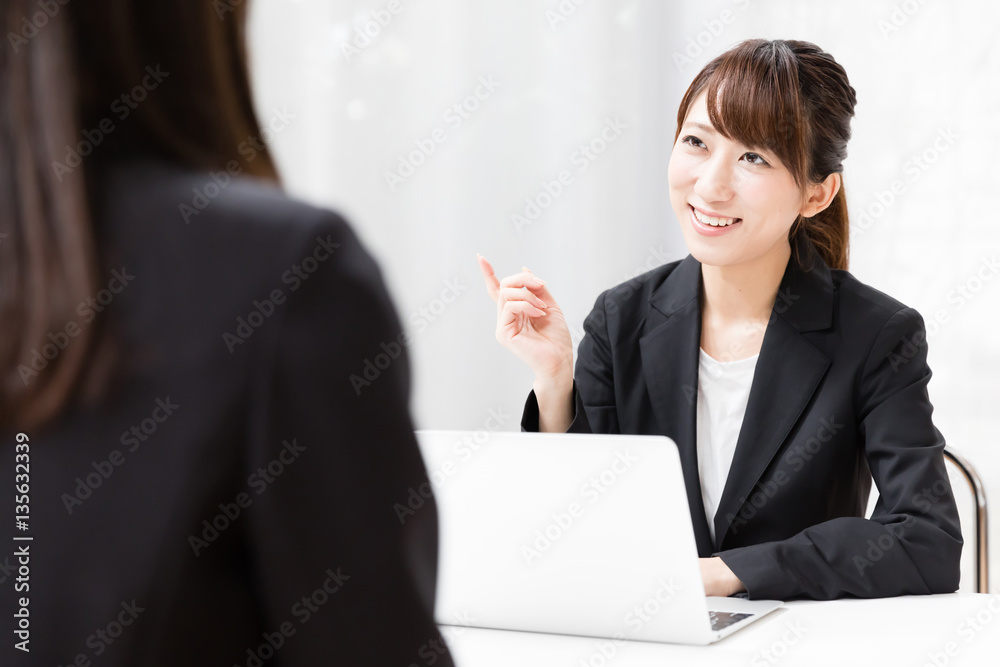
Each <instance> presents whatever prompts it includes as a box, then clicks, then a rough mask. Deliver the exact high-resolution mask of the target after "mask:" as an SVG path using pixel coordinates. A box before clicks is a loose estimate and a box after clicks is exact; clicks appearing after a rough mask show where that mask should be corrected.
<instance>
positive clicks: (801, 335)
mask: <svg viewBox="0 0 1000 667" xmlns="http://www.w3.org/2000/svg"><path fill="white" fill-rule="evenodd" d="M797 244H798V247H799V250H800V252H801V253H802V254H803V256H804V261H803V265H804V266H806V267H809V266H810V262H811V264H812V270H809V271H805V270H802V269H801V268H799V267H798V265H797V264H796V263H795V261H794V260H792V261H789V263H788V266H787V267H786V270H785V273H784V276H783V278H782V280H781V285H780V288H779V291H778V296H777V299H776V300H775V304H774V308H773V311H772V313H771V318H770V320H769V322H768V324H767V328H766V330H765V334H764V340H763V344H762V347H761V350H760V356H759V357H758V360H757V366H756V372H755V374H754V378H753V384H752V386H751V390H750V397H749V402H748V405H747V409H746V415H745V417H744V419H743V426H742V429H741V430H740V434H739V438H738V440H737V445H736V451H735V455H734V458H733V462H732V468H731V470H730V472H729V477H728V479H727V481H726V486H725V489H724V491H723V495H722V498H721V501H720V505H719V509H718V512H717V514H716V515H715V534H716V536H717V540H716V543H714V544H713V543H712V540H711V537H710V533H709V530H708V524H707V522H706V518H705V508H704V504H703V503H702V496H701V485H700V481H699V477H698V461H697V450H696V440H695V427H696V414H697V413H696V409H697V391H698V359H699V356H698V350H699V346H700V341H701V299H700V294H701V289H702V275H701V264H700V263H699V262H698V261H697V260H696V259H694V257H692V256H691V255H688V256H687V257H686V258H685V259H683V260H679V261H676V262H672V263H669V264H665V265H663V266H661V267H659V268H657V269H654V270H653V271H650V272H648V273H645V274H643V275H640V276H638V277H636V278H634V279H632V280H629V281H627V282H625V283H622V284H621V285H618V286H616V287H614V288H612V289H609V290H606V291H605V292H603V293H602V294H601V295H600V296H599V297H598V298H597V302H596V304H595V306H594V309H593V311H592V312H591V313H590V314H589V315H588V316H587V318H586V319H585V321H584V331H585V336H584V338H583V340H582V341H581V342H580V346H579V350H578V357H577V362H576V372H575V381H574V389H573V394H574V402H575V415H574V420H573V423H572V424H571V426H570V428H569V432H575V433H589V432H594V433H622V434H651V435H666V436H669V437H670V438H672V439H673V440H674V441H675V442H676V443H677V447H678V449H679V452H680V458H681V464H682V467H683V471H684V482H685V485H686V490H687V498H688V505H689V509H690V513H691V520H692V523H693V525H694V534H695V539H696V542H697V545H698V552H699V555H700V556H702V557H708V556H712V555H717V556H720V557H721V558H722V560H723V561H724V562H725V563H726V564H727V565H728V566H729V567H730V569H732V571H733V572H734V573H735V574H736V575H737V576H738V577H739V578H740V580H741V581H742V582H743V584H744V585H745V586H746V588H747V592H748V594H749V596H750V597H752V598H775V599H790V598H796V597H808V598H814V599H830V598H836V597H841V596H857V597H883V596H893V595H903V594H927V593H947V592H953V591H955V590H956V589H957V588H958V580H959V557H960V555H961V550H962V536H961V532H960V529H959V520H958V513H957V511H956V507H955V502H954V497H953V496H952V491H951V486H950V484H949V481H948V476H947V474H946V471H945V466H944V460H943V456H942V451H943V449H944V445H945V443H944V439H943V437H942V436H941V433H940V432H939V431H938V430H937V428H935V426H934V424H933V423H932V421H931V412H932V407H931V404H930V402H929V400H928V396H927V381H928V380H929V379H930V377H931V371H930V369H929V368H928V366H927V363H926V355H927V344H926V341H925V334H924V326H923V320H922V318H921V317H920V315H919V314H918V313H917V312H916V311H915V310H913V309H912V308H908V307H906V306H904V305H903V304H901V303H899V302H898V301H896V300H895V299H892V298H891V297H889V296H887V295H885V294H883V293H882V292H879V291H878V290H876V289H873V288H871V287H868V286H866V285H864V284H862V283H860V282H858V280H857V279H856V278H854V277H853V276H852V275H851V274H850V273H848V272H847V271H840V270H831V269H829V268H828V267H827V265H826V264H825V263H824V262H823V260H822V259H821V258H820V257H819V255H818V254H817V253H816V251H815V248H814V247H813V246H812V244H811V243H810V242H809V241H808V239H806V238H805V237H804V236H802V237H800V240H798V241H797ZM521 426H522V429H523V430H527V431H537V430H538V403H537V401H536V400H535V396H534V392H531V393H530V394H529V396H528V400H527V402H526V404H525V408H524V414H523V417H522V424H521ZM872 477H874V479H875V483H876V484H877V485H878V489H879V491H880V497H879V500H878V503H877V506H876V508H875V511H874V514H873V516H872V518H871V519H866V518H864V512H865V509H866V505H867V500H868V494H869V490H870V486H871V480H872ZM664 511H671V508H664Z"/></svg>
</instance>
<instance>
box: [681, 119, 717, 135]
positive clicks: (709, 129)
mask: <svg viewBox="0 0 1000 667" xmlns="http://www.w3.org/2000/svg"><path fill="white" fill-rule="evenodd" d="M684 125H693V126H694V127H697V128H699V129H702V130H704V131H705V132H711V133H712V134H718V132H716V130H715V128H714V127H712V126H711V125H705V124H704V123H695V122H693V121H688V122H686V123H684Z"/></svg>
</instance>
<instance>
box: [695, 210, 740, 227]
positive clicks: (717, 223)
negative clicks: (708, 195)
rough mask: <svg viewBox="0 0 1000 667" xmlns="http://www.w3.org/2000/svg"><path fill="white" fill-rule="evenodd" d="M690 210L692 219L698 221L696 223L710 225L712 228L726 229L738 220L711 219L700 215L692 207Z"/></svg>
mask: <svg viewBox="0 0 1000 667" xmlns="http://www.w3.org/2000/svg"><path fill="white" fill-rule="evenodd" d="M691 210H692V211H694V217H696V218H697V219H698V222H700V223H702V224H703V225H711V226H712V227H728V226H729V225H731V224H733V223H734V222H736V221H737V220H739V218H712V217H709V216H707V215H702V214H701V213H700V212H699V211H698V209H696V208H694V207H693V206H692V207H691Z"/></svg>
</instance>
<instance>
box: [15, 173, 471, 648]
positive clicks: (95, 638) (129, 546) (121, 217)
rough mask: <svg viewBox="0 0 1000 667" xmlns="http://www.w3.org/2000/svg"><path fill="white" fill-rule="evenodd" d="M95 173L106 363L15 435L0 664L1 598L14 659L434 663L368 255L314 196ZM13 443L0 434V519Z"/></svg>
mask: <svg viewBox="0 0 1000 667" xmlns="http://www.w3.org/2000/svg"><path fill="white" fill-rule="evenodd" d="M220 182H221V183H223V185H221V186H219V183H220ZM103 183H104V184H103V185H102V186H101V187H100V188H98V192H97V193H96V197H97V201H96V203H95V206H96V208H97V210H98V214H97V215H96V216H95V224H96V226H97V227H98V228H99V229H100V232H101V234H100V237H101V239H102V247H103V248H104V255H105V261H104V262H103V267H104V270H103V271H102V276H101V282H102V283H104V284H105V286H107V285H109V284H110V285H111V288H110V289H109V291H108V293H107V294H106V295H104V296H100V297H98V298H99V299H102V300H104V301H107V303H106V305H102V308H103V310H104V314H106V315H107V316H108V317H109V318H110V320H109V321H110V322H111V323H113V324H114V325H115V329H116V332H115V333H116V336H117V340H118V341H119V344H118V351H119V354H120V364H121V365H120V369H121V374H120V377H119V380H118V382H117V384H116V385H115V389H114V390H113V392H112V393H111V395H109V396H108V397H107V398H106V399H105V400H102V401H100V402H98V403H96V404H93V405H89V406H81V407H78V408H75V409H73V410H72V411H71V412H69V413H68V414H67V415H66V416H65V418H64V419H62V420H61V421H59V422H58V423H56V424H53V425H51V426H50V427H49V428H47V429H45V430H40V431H38V432H31V433H28V435H29V436H30V438H31V441H30V447H31V450H30V455H31V463H30V466H31V468H30V470H31V489H30V502H31V517H30V531H29V533H28V534H32V535H33V536H34V541H33V542H31V543H30V584H29V585H30V590H28V591H27V592H23V593H22V592H16V591H15V590H14V585H15V579H16V576H17V574H16V572H12V571H11V569H10V567H11V566H13V567H14V568H15V569H16V567H17V559H16V558H15V557H14V556H13V555H12V551H13V549H14V548H15V547H16V546H17V545H14V546H12V544H13V543H12V542H11V541H10V539H9V537H8V539H6V540H4V544H3V545H2V547H0V549H2V550H0V565H2V566H3V568H4V569H3V570H0V579H2V582H0V590H2V593H3V608H2V613H0V617H2V620H0V624H2V632H0V634H2V636H3V638H4V640H3V648H2V649H0V655H2V656H3V658H2V659H0V663H2V664H3V665H16V664H28V663H27V662H24V661H23V658H26V657H28V656H25V655H22V654H21V653H20V652H18V651H15V650H14V649H13V648H12V644H13V642H14V639H13V638H14V635H13V627H12V623H13V613H14V611H15V608H14V598H15V597H20V596H22V595H23V596H25V597H28V598H29V599H30V619H31V620H30V624H31V625H30V628H31V643H30V648H31V654H30V664H31V665H53V666H54V665H57V664H66V665H68V664H72V663H73V662H74V660H76V659H77V656H78V655H81V654H82V655H83V656H84V659H87V660H90V661H92V662H91V664H94V665H101V666H103V667H111V666H113V665H171V666H176V665H225V666H227V667H228V666H230V665H253V664H259V662H257V661H258V660H260V659H261V658H267V657H268V656H269V655H270V654H273V655H274V658H273V659H272V660H271V661H270V662H266V663H265V664H278V665H303V666H309V667H313V666H314V665H334V664H344V665H378V666H379V667H382V666H386V665H388V666H392V665H396V666H398V667H407V666H408V665H411V664H430V663H429V662H427V661H428V660H430V659H431V658H433V659H434V664H435V665H446V666H448V665H451V658H450V656H449V655H448V653H447V652H446V649H444V647H443V644H442V643H441V637H440V635H439V632H438V629H437V627H436V625H435V623H434V622H433V617H432V613H433V607H434V592H435V575H436V566H437V517H436V509H435V506H434V503H433V500H428V499H423V500H422V506H419V507H418V508H417V509H416V510H415V511H414V512H401V511H399V508H400V507H401V506H402V507H405V506H407V505H408V504H409V505H410V506H414V505H418V503H415V502H413V501H408V497H409V496H410V492H411V489H420V488H421V485H422V484H425V483H426V482H427V473H426V470H425V468H424V465H423V462H422V459H421V457H420V454H419V451H418V448H417V444H416V440H415V437H414V434H413V425H412V423H411V420H410V417H409V415H408V400H409V390H410V389H409V368H408V364H409V361H408V354H407V350H406V348H405V345H401V344H400V333H401V332H402V327H401V325H400V322H399V320H398V317H397V314H396V312H395V310H394V307H393V305H392V303H391V301H390V298H389V296H388V294H387V292H386V288H385V285H384V282H383V279H382V275H381V273H380V270H379V268H378V267H377V266H376V264H375V263H374V261H373V260H372V257H371V256H370V254H369V253H368V252H367V250H366V249H365V248H364V246H363V245H362V244H361V243H360V242H359V239H358V238H357V236H356V235H355V234H354V232H352V230H351V228H350V227H349V226H348V224H347V223H346V222H345V221H344V220H343V219H342V218H340V217H339V216H338V215H336V214H335V213H332V212H330V211H326V210H321V209H318V208H314V207H311V206H308V205H306V204H303V203H299V202H295V201H293V200H290V199H289V198H288V197H287V196H285V195H284V194H283V193H282V192H281V191H279V190H278V189H277V188H274V187H272V186H268V185H264V184H262V183H260V182H259V181H256V180H252V179H249V178H235V179H233V180H232V181H231V182H229V183H228V184H225V179H223V178H221V177H219V176H218V175H216V178H215V179H213V178H212V177H210V176H209V175H208V174H202V173H196V172H192V171H185V170H180V169H176V168H172V167H169V166H167V165H166V164H164V163H160V162H158V161H156V160H148V159H134V160H133V159H129V160H124V161H120V162H118V163H117V164H116V165H115V166H114V167H113V168H110V171H109V172H107V174H106V178H105V179H103ZM199 193H201V194H199ZM184 206H186V207H188V208H184ZM185 214H187V218H188V221H187V222H186V221H185ZM113 271H117V272H118V274H119V278H117V279H116V278H115V276H114V274H113V273H112V272H113ZM112 280H118V282H114V283H112V282H111V281H112ZM123 281H124V283H125V284H124V285H123V284H122V282H123ZM115 290H117V293H115ZM96 296H97V295H95V297H96ZM82 310H83V312H86V311H87V308H83V309H82ZM84 319H85V318H84V317H83V316H81V317H79V318H78V325H79V326H89V325H88V324H87V323H86V322H85V321H84ZM380 355H381V356H380ZM366 360H368V361H371V362H372V363H373V366H372V367H371V369H369V368H368V367H367V365H366ZM42 372H44V371H42ZM14 446H15V436H14V434H13V433H3V434H0V454H2V459H3V461H4V466H3V475H2V480H0V491H2V493H0V496H2V497H3V498H4V499H5V500H4V523H5V530H4V535H7V534H8V531H11V530H12V525H11V524H12V523H13V517H12V514H13V507H12V504H13V503H12V499H13V495H14V493H13V489H12V483H13V477H14V475H13V465H14ZM416 497H417V498H418V499H419V498H420V497H419V496H416ZM401 517H402V518H401ZM19 657H20V658H22V661H20V662H19V661H18V658H19ZM79 664H84V663H83V662H80V663H79Z"/></svg>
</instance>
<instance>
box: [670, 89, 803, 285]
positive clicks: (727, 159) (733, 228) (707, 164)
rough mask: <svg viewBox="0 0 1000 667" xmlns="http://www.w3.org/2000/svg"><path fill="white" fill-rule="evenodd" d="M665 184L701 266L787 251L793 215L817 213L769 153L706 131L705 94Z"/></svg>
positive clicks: (688, 121) (696, 102)
mask: <svg viewBox="0 0 1000 667" xmlns="http://www.w3.org/2000/svg"><path fill="white" fill-rule="evenodd" d="M668 180H669V183H670V203H671V205H672V206H673V209H674V213H676V215H677V219H678V220H680V223H681V231H682V233H683V234H684V241H685V243H687V247H688V250H689V251H690V252H691V254H692V255H693V256H694V258H695V259H697V260H698V261H699V262H701V263H702V264H709V265H713V266H722V265H733V264H742V263H745V262H752V261H754V260H756V259H759V258H761V257H763V256H765V255H769V254H770V253H782V252H788V251H789V250H788V249H789V242H788V232H789V229H790V228H791V226H792V224H793V223H794V222H795V220H796V217H797V216H798V215H799V214H800V213H802V214H803V215H806V216H808V215H813V214H814V213H815V211H814V210H813V206H811V205H808V203H807V201H806V198H805V197H804V195H803V192H802V191H801V189H800V188H799V186H798V185H797V184H796V183H795V179H794V177H793V176H792V173H791V172H790V171H789V170H788V169H787V168H785V167H784V166H783V165H782V164H781V162H780V161H779V160H778V159H777V158H776V157H775V156H774V155H773V154H772V153H771V152H770V151H768V150H766V149H762V148H753V147H749V146H744V145H742V144H740V143H738V142H736V141H733V140H732V139H727V138H726V137H725V136H723V135H722V134H721V133H719V131H718V130H716V129H715V128H714V127H713V126H712V122H711V120H710V119H709V117H708V110H707V107H706V93H705V92H704V91H702V93H701V94H700V95H698V97H697V98H695V100H694V102H692V104H691V106H690V109H689V110H688V114H687V118H686V119H685V121H684V124H683V125H682V126H681V129H680V134H678V137H677V143H675V144H674V148H673V153H672V154H671V156H670V166H669V169H668Z"/></svg>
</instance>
